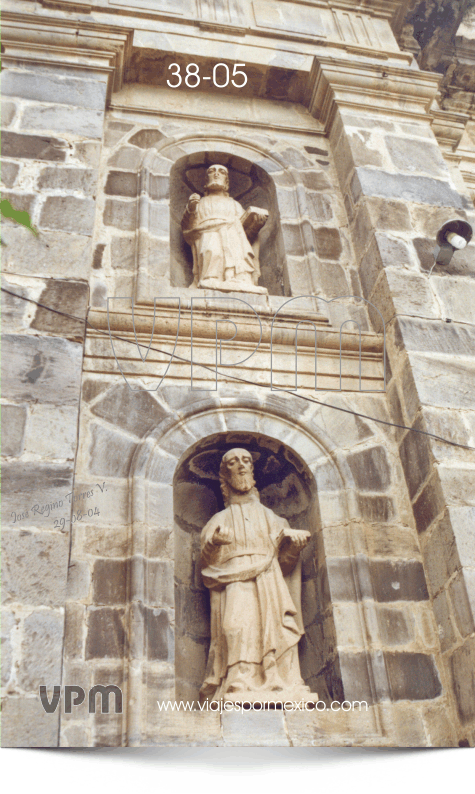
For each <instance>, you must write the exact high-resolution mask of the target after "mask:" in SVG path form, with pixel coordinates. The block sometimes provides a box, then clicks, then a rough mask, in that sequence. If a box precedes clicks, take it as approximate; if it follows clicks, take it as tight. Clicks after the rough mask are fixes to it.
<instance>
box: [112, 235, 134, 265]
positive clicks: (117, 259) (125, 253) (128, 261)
mask: <svg viewBox="0 0 475 794" xmlns="http://www.w3.org/2000/svg"><path fill="white" fill-rule="evenodd" d="M136 246H137V240H136V238H135V235H134V236H133V237H132V236H130V237H125V236H124V237H113V238H112V242H111V265H112V267H114V268H124V270H134V268H135V250H136Z"/></svg>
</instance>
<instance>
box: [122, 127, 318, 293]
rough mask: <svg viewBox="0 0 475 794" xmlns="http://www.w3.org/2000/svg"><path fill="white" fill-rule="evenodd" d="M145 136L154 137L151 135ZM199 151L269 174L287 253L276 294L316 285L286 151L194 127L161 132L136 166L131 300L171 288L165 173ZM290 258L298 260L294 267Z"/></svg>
mask: <svg viewBox="0 0 475 794" xmlns="http://www.w3.org/2000/svg"><path fill="white" fill-rule="evenodd" d="M142 132H146V130H142ZM137 134H138V133H137V131H134V133H133V134H131V136H130V137H131V139H136V136H137ZM150 140H151V141H153V137H151V138H150ZM203 153H205V154H206V153H207V154H208V155H210V156H211V154H212V153H217V155H218V156H219V154H221V155H222V154H223V153H226V155H229V157H230V159H231V160H232V159H236V160H241V161H245V162H248V163H249V164H250V165H251V166H255V168H256V169H262V171H263V172H265V173H266V174H268V176H269V180H270V182H271V184H272V185H273V188H274V189H275V205H276V209H277V211H278V215H279V219H280V224H281V234H282V239H283V246H282V249H283V250H282V257H286V258H287V266H286V268H285V273H284V272H283V273H282V283H283V286H282V290H281V294H287V295H290V294H296V292H299V291H302V287H303V286H305V287H306V288H307V290H308V291H310V292H312V291H315V290H316V286H317V285H315V284H313V283H312V268H311V262H310V259H309V256H308V254H309V253H310V252H313V251H314V246H315V242H314V238H313V233H312V228H311V219H312V209H311V207H310V205H309V203H308V201H307V194H306V191H305V189H304V186H303V185H302V184H301V181H300V179H299V177H298V174H297V171H296V169H295V165H294V163H293V162H292V158H291V157H286V155H285V152H284V153H280V152H279V151H277V150H272V151H271V150H269V149H267V148H265V147H264V146H262V145H261V144H259V143H257V142H256V141H255V140H253V139H252V138H249V139H248V138H246V137H244V136H240V137H235V136H231V135H228V134H224V133H223V134H216V133H213V134H209V133H205V132H202V133H196V132H194V133H191V134H181V135H176V136H174V137H162V138H161V139H160V140H158V141H157V142H156V143H154V144H153V145H152V146H151V148H149V149H148V150H147V151H146V152H145V153H144V155H143V157H142V158H141V162H140V165H139V166H138V173H139V179H138V198H137V227H136V240H135V262H136V267H135V272H136V279H135V300H136V302H138V303H153V297H154V296H155V295H162V296H165V295H170V294H176V291H177V290H176V286H175V288H173V285H172V283H171V281H172V280H171V278H170V265H169V257H168V248H169V244H170V214H169V210H168V207H169V202H170V175H171V172H172V169H173V168H174V167H175V166H176V164H177V163H178V162H179V161H180V160H183V158H187V160H188V162H189V163H193V158H196V157H197V156H200V155H202V154H203ZM309 166H311V169H312V170H314V171H320V170H321V168H320V167H319V166H318V167H317V166H316V165H315V164H311V163H310V162H308V163H307V164H306V167H309ZM292 258H295V260H297V259H299V260H300V261H299V266H298V267H297V266H296V265H295V264H294V263H293V262H292ZM302 260H303V261H304V263H305V265H306V267H305V268H304V269H305V270H306V274H305V277H303V275H302ZM302 279H303V282H302Z"/></svg>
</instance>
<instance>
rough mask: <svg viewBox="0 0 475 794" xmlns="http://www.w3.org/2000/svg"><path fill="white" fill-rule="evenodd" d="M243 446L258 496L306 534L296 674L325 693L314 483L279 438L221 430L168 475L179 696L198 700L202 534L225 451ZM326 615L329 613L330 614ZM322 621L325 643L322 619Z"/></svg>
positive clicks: (203, 611) (203, 616) (328, 671)
mask: <svg viewBox="0 0 475 794" xmlns="http://www.w3.org/2000/svg"><path fill="white" fill-rule="evenodd" d="M236 446H239V447H245V448H246V449H248V450H249V451H250V452H251V453H252V455H253V458H254V476H255V479H256V485H257V488H258V489H259V492H260V496H261V501H262V503H263V504H264V505H265V506H266V507H269V508H271V509H272V510H273V511H274V512H275V513H277V514H278V515H281V516H283V517H285V518H286V519H287V520H288V522H289V524H290V526H291V527H293V528H295V529H306V530H309V531H310V532H311V533H312V539H311V541H310V543H309V544H308V546H307V547H306V548H305V550H304V551H303V552H302V554H301V565H302V613H303V621H304V626H305V635H304V636H303V637H302V639H301V641H300V645H299V656H300V666H301V671H302V676H303V678H304V680H305V683H306V684H307V685H308V686H310V688H311V689H312V691H318V693H319V695H320V697H322V698H326V697H328V694H329V691H330V690H332V691H334V692H338V689H339V684H338V682H337V681H336V680H335V675H334V672H333V669H332V668H333V663H334V660H332V659H331V658H329V656H328V654H327V650H328V649H329V648H331V647H332V645H333V643H332V639H331V635H333V634H334V632H332V631H331V630H330V627H329V625H328V615H327V614H326V613H327V612H328V611H329V610H330V609H331V608H330V606H329V603H328V601H327V599H326V598H325V594H324V592H325V587H324V585H323V584H322V576H321V568H322V566H321V562H322V561H320V564H319V563H318V557H319V556H320V555H319V550H318V529H319V527H320V523H321V522H320V513H319V507H318V496H317V492H316V483H315V480H314V477H313V475H312V474H311V473H310V471H309V469H308V468H307V466H306V465H305V463H303V461H302V460H301V459H300V458H299V457H298V456H297V455H296V454H295V453H294V452H293V451H291V450H290V449H289V448H288V447H286V446H285V444H282V443H281V442H280V441H278V440H276V439H272V438H269V437H266V436H263V435H259V434H250V433H239V432H233V433H222V434H217V435H214V436H211V437H208V438H207V439H204V440H203V441H202V442H200V443H199V444H198V445H196V446H195V447H194V448H193V449H192V450H190V451H189V454H187V455H186V456H185V457H184V459H183V460H182V462H181V465H180V466H179V467H178V469H177V471H176V474H175V478H174V511H175V608H176V612H175V664H176V667H175V671H176V679H175V680H176V697H177V699H178V700H181V699H183V700H185V699H188V700H190V701H191V700H195V701H196V700H197V699H198V693H199V689H200V686H201V684H202V683H203V680H204V677H205V667H206V661H207V658H208V650H209V644H210V603H209V591H208V590H207V588H206V587H205V586H204V585H203V582H202V577H201V565H200V532H201V529H202V527H203V526H204V525H205V524H206V522H207V521H208V520H209V519H210V518H211V517H212V516H213V515H214V514H215V513H216V512H218V511H220V510H223V509H224V504H223V499H222V495H221V491H220V486H219V480H218V475H217V472H218V469H219V464H220V462H221V458H222V456H223V455H224V453H225V452H227V451H228V450H229V449H232V448H233V447H236ZM330 620H331V617H330ZM324 622H325V623H326V631H325V633H326V635H327V636H326V642H325V643H324V642H323V624H324Z"/></svg>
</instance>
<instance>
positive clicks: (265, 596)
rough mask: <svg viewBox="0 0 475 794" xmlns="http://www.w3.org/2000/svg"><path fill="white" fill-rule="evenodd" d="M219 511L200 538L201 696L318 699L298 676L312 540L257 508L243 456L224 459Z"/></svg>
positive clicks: (235, 453) (248, 459) (249, 465)
mask: <svg viewBox="0 0 475 794" xmlns="http://www.w3.org/2000/svg"><path fill="white" fill-rule="evenodd" d="M219 479H220V483H221V490H222V493H223V496H224V503H225V505H226V507H225V509H224V510H223V511H221V512H220V513H216V515H214V516H213V518H212V519H211V520H210V521H208V523H207V524H206V526H205V527H204V528H203V530H202V533H201V562H202V575H203V581H204V583H205V585H206V587H208V588H209V589H210V597H211V647H210V651H209V657H208V665H207V669H206V676H205V681H204V683H203V686H202V688H201V692H200V697H201V699H202V701H203V700H206V699H207V700H210V701H211V700H220V699H221V698H222V699H224V700H228V701H233V702H236V703H238V702H241V703H242V702H251V703H264V702H269V701H274V702H275V701H284V702H285V701H286V700H297V699H298V700H299V701H300V700H302V698H304V699H305V700H306V701H312V700H315V699H317V697H318V696H317V695H316V694H315V693H313V694H311V693H310V689H309V687H307V686H306V685H305V684H304V682H303V680H302V677H301V674H300V666H299V657H298V642H299V640H300V638H301V636H302V635H303V633H304V629H303V623H302V615H301V585H300V566H299V565H297V563H298V561H299V555H300V551H301V550H302V549H303V548H304V546H305V545H306V544H307V542H308V540H309V538H310V533H309V532H306V531H302V530H296V529H291V528H290V526H289V524H288V522H287V521H286V519H285V518H281V517H280V516H278V515H276V513H274V512H273V511H272V510H270V509H269V508H267V507H264V505H262V504H261V502H260V498H259V492H258V491H257V489H256V488H255V481H254V476H253V461H252V456H251V453H250V452H248V451H247V450H246V449H232V450H230V451H229V452H227V453H226V454H225V455H224V456H223V459H222V462H221V467H220V472H219Z"/></svg>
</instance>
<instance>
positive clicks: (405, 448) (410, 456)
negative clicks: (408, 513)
mask: <svg viewBox="0 0 475 794" xmlns="http://www.w3.org/2000/svg"><path fill="white" fill-rule="evenodd" d="M414 427H415V428H416V429H417V430H422V429H424V428H423V427H422V422H421V421H420V420H416V423H415V425H414ZM399 455H400V457H401V463H402V467H403V470H404V476H405V478H406V483H407V487H408V490H409V496H410V498H411V499H413V498H414V496H415V495H416V493H417V492H418V490H419V488H420V487H421V485H422V484H423V483H424V482H425V481H426V480H427V478H428V476H429V474H430V472H431V469H432V457H431V454H430V446H429V439H428V438H427V437H424V436H421V435H419V434H416V433H407V434H406V436H405V437H404V440H403V442H402V444H401V446H400V447H399Z"/></svg>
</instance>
